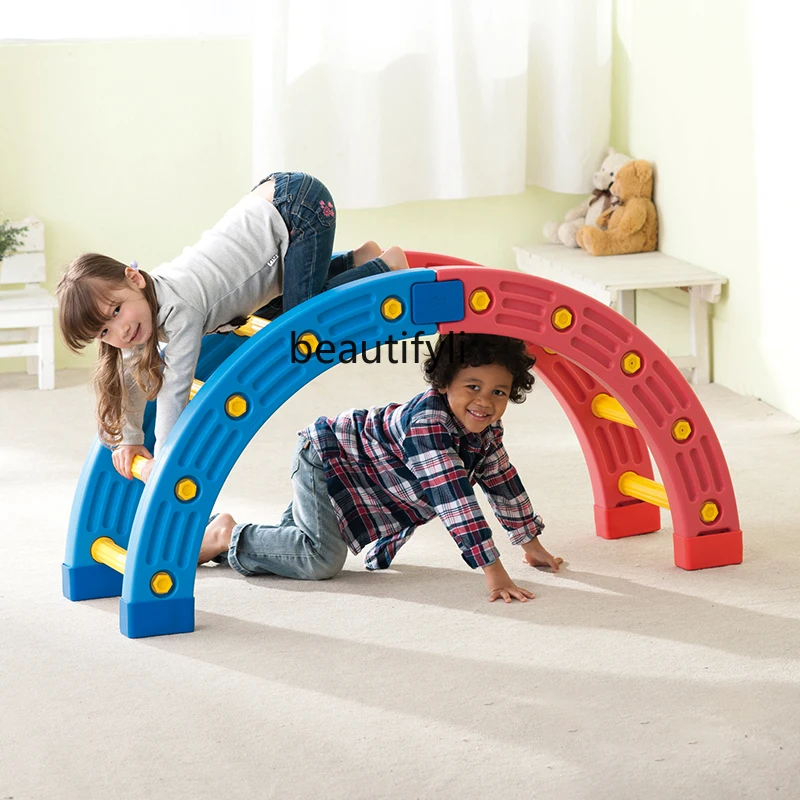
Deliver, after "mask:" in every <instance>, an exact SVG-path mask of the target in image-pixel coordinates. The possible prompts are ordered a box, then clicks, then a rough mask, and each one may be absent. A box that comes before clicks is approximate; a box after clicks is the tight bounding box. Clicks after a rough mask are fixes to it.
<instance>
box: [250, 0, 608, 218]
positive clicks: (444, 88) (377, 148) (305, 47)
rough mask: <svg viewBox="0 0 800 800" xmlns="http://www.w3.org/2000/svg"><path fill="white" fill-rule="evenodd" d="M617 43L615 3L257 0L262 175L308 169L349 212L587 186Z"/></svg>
mask: <svg viewBox="0 0 800 800" xmlns="http://www.w3.org/2000/svg"><path fill="white" fill-rule="evenodd" d="M611 34H612V30H611V0H403V2H397V3H394V2H393V3H386V2H379V1H378V0H302V1H301V0H268V1H267V2H261V3H259V4H258V5H257V8H256V12H255V24H254V31H253V98H254V102H253V167H254V175H253V177H254V178H256V179H257V178H259V177H261V176H263V175H265V174H266V173H268V172H270V171H275V170H283V169H296V170H302V171H305V172H311V173H313V174H315V175H317V176H318V177H320V178H321V179H323V180H324V181H325V183H327V184H328V186H329V187H330V188H331V190H332V192H333V195H334V197H335V198H336V202H337V205H338V206H339V207H340V208H371V207H380V206H386V205H392V204H395V203H401V202H407V201H414V200H429V199H455V198H466V197H486V196H491V195H506V194H515V193H519V192H522V191H523V190H524V188H525V186H526V184H535V185H538V186H543V187H545V188H548V189H551V190H553V191H558V192H574V193H580V192H589V191H591V185H590V182H589V180H590V177H591V174H592V172H594V171H595V170H596V169H597V167H598V166H599V163H600V161H601V160H602V157H603V155H604V149H605V148H606V147H607V145H608V135H609V126H610V116H611V114H610V111H611V108H610V107H611Z"/></svg>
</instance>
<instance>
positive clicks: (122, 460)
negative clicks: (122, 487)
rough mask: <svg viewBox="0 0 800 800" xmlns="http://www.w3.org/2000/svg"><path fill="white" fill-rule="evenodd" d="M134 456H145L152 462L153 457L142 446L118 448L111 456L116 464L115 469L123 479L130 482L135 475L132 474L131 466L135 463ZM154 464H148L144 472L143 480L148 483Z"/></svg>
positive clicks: (134, 445)
mask: <svg viewBox="0 0 800 800" xmlns="http://www.w3.org/2000/svg"><path fill="white" fill-rule="evenodd" d="M134 456H144V457H145V458H146V459H149V460H152V458H153V456H152V454H151V453H150V451H149V450H148V449H147V448H146V447H145V446H144V445H142V444H123V445H121V446H120V447H118V448H117V449H116V450H115V451H114V452H113V453H112V454H111V462H112V463H113V464H114V469H115V470H116V471H117V472H119V474H120V475H122V477H123V478H127V479H128V480H130V479H131V478H132V477H133V475H132V474H131V464H132V463H133V457H134ZM151 469H152V464H148V465H147V466H146V471H145V469H143V470H142V480H143V481H145V483H146V482H147V476H148V475H149V474H150V470H151Z"/></svg>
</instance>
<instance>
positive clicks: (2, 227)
mask: <svg viewBox="0 0 800 800" xmlns="http://www.w3.org/2000/svg"><path fill="white" fill-rule="evenodd" d="M27 231H28V226H27V225H21V226H19V227H16V228H15V227H14V226H13V225H12V224H11V223H10V222H9V221H8V220H7V219H6V220H3V221H2V222H0V261H2V260H3V259H4V258H5V257H6V256H10V255H13V254H14V253H15V252H16V251H17V250H18V248H19V247H20V245H21V244H22V242H23V241H24V240H25V234H26V233H27Z"/></svg>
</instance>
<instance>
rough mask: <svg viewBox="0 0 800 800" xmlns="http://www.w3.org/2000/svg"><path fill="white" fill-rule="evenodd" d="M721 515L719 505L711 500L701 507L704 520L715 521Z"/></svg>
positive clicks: (701, 517)
mask: <svg viewBox="0 0 800 800" xmlns="http://www.w3.org/2000/svg"><path fill="white" fill-rule="evenodd" d="M718 516H719V507H718V506H717V504H716V503H712V502H711V501H710V500H709V501H707V502H705V503H703V505H702V506H701V507H700V519H701V520H703V522H713V521H714V520H715V519H716V518H717V517H718Z"/></svg>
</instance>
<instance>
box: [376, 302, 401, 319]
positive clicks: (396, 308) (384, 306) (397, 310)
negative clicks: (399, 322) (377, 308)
mask: <svg viewBox="0 0 800 800" xmlns="http://www.w3.org/2000/svg"><path fill="white" fill-rule="evenodd" d="M402 313H403V304H402V303H401V302H400V301H399V300H398V299H397V298H396V297H387V298H386V299H385V300H384V301H383V303H381V314H383V317H384V319H397V318H398V317H399V316H400V315H401V314H402Z"/></svg>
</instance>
